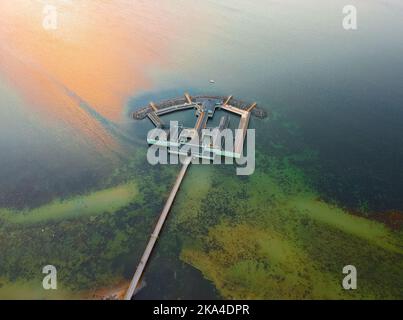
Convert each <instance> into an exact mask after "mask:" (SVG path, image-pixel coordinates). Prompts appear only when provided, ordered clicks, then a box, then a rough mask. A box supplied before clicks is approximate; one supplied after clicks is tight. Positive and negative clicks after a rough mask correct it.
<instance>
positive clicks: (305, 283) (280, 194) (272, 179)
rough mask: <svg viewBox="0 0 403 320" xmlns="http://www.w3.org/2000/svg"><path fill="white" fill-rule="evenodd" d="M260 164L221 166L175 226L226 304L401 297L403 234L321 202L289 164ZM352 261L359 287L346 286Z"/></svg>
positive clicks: (188, 255)
mask: <svg viewBox="0 0 403 320" xmlns="http://www.w3.org/2000/svg"><path fill="white" fill-rule="evenodd" d="M258 156H259V155H258ZM258 163H265V167H258V168H257V170H256V172H255V173H254V174H253V175H252V176H250V177H237V176H234V175H230V174H228V172H227V171H226V169H223V168H216V170H215V173H214V174H213V175H212V176H211V180H212V181H211V186H212V187H211V189H210V190H209V191H207V192H206V191H203V197H199V198H197V199H196V198H192V197H190V198H186V197H184V198H182V199H180V201H179V203H178V204H177V208H181V209H183V208H192V209H194V210H196V211H197V213H192V214H191V215H190V214H184V213H182V215H181V219H180V220H178V221H176V223H177V224H178V226H177V230H182V233H181V235H182V237H183V243H184V244H183V247H182V251H181V256H180V257H181V259H182V260H183V261H184V262H186V263H188V264H190V265H192V266H193V267H194V268H196V269H198V270H200V271H201V272H202V274H203V275H204V277H205V278H206V279H208V280H210V281H211V282H212V283H213V284H214V285H215V286H216V288H217V290H218V291H219V293H220V294H221V296H222V297H223V298H228V299H374V298H377V299H402V298H403V289H402V288H403V251H402V246H401V243H403V234H402V232H401V231H393V230H391V229H389V228H387V227H386V226H385V225H383V224H382V223H379V222H376V221H372V220H369V219H366V218H363V217H358V216H353V215H351V214H350V213H348V212H347V211H345V210H344V209H342V208H340V207H337V206H335V205H330V204H328V203H326V202H323V201H321V200H319V195H318V194H317V193H316V192H314V190H312V188H311V187H310V185H309V183H308V180H307V179H306V178H305V176H304V175H303V174H302V173H301V171H299V170H298V169H296V168H295V166H293V165H292V163H291V161H290V160H289V159H283V160H279V159H275V158H267V157H265V158H264V159H261V161H259V162H258ZM178 200H179V199H178ZM193 202H194V203H193ZM186 217H189V220H188V221H186ZM175 220H176V219H175ZM175 220H174V221H175ZM181 225H182V226H184V227H183V228H182V229H181V228H180V226H181ZM349 264H352V265H354V266H356V268H357V270H358V289H357V290H349V291H346V290H344V289H343V288H342V285H341V283H342V280H343V278H344V276H345V275H343V273H342V270H343V267H344V266H346V265H349Z"/></svg>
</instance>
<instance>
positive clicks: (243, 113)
mask: <svg viewBox="0 0 403 320" xmlns="http://www.w3.org/2000/svg"><path fill="white" fill-rule="evenodd" d="M214 100H218V103H214ZM230 102H231V104H230ZM190 108H194V109H196V115H197V116H198V119H197V121H196V124H195V126H194V129H192V130H193V132H194V137H195V136H196V135H197V134H200V132H201V130H202V129H203V128H205V127H206V123H207V121H208V118H209V117H212V115H213V114H214V111H215V109H216V108H221V109H223V110H226V111H228V112H231V113H235V114H237V115H239V116H240V117H241V119H240V122H239V127H238V129H241V135H242V137H241V139H239V138H238V140H236V145H235V148H234V151H235V152H234V154H237V155H236V157H238V156H239V157H240V155H241V154H242V152H243V145H244V139H245V135H246V132H247V129H248V126H249V120H250V116H251V114H252V111H256V110H258V109H257V104H256V103H253V104H251V105H250V104H246V103H244V102H242V101H239V100H235V99H233V97H232V96H229V97H208V96H196V97H191V96H190V95H189V94H187V93H186V94H185V96H184V98H176V99H172V100H166V101H164V102H163V103H161V104H159V105H158V104H154V103H153V102H150V104H149V106H147V107H143V108H141V109H140V110H139V111H137V112H134V113H133V118H135V119H143V118H145V117H148V118H149V119H150V120H151V121H152V123H153V124H154V125H155V126H156V127H158V128H162V127H163V126H164V123H163V121H162V120H161V118H160V117H159V116H161V115H164V114H168V113H171V112H176V111H181V110H186V109H190ZM257 113H258V114H259V115H260V116H265V113H264V111H260V109H259V111H257ZM227 117H228V116H227ZM224 120H225V119H224ZM226 121H227V122H226V123H227V125H228V119H227V120H226ZM223 123H225V121H223ZM192 159H193V156H192V155H189V156H187V155H185V160H184V161H183V164H182V168H181V170H180V172H179V174H178V176H177V178H176V180H175V184H174V185H173V187H172V190H171V192H170V194H169V196H168V199H167V201H166V203H165V205H164V208H163V209H162V212H161V214H160V216H159V219H158V222H157V224H156V226H155V228H154V231H153V233H152V234H151V236H150V239H149V241H148V243H147V246H146V249H145V251H144V253H143V255H142V257H141V260H140V263H139V264H138V266H137V269H136V271H135V273H134V275H133V278H132V280H131V282H130V285H129V288H128V289H127V292H126V294H125V296H124V299H125V300H131V299H132V298H133V296H134V295H135V294H136V292H137V291H138V290H139V288H141V286H140V284H141V278H142V276H143V273H144V270H145V267H146V265H147V263H148V261H149V259H150V256H151V254H152V252H153V249H154V247H155V244H156V242H157V239H158V237H159V235H160V233H161V230H162V228H163V226H164V223H165V221H166V219H167V217H168V214H169V211H170V209H171V207H172V204H173V203H174V200H175V197H176V194H177V193H178V191H179V187H180V185H181V183H182V181H183V178H184V177H185V174H186V172H187V169H188V168H189V165H190V164H191V161H192Z"/></svg>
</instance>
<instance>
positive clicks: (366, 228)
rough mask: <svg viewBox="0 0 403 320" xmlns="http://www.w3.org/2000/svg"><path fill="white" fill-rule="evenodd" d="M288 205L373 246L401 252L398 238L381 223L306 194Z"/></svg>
mask: <svg viewBox="0 0 403 320" xmlns="http://www.w3.org/2000/svg"><path fill="white" fill-rule="evenodd" d="M288 205H289V206H290V208H295V209H297V210H298V211H299V212H301V213H302V214H305V215H307V216H308V217H309V218H311V219H313V220H315V221H318V222H320V223H324V224H327V225H329V226H331V227H333V228H336V229H338V230H340V231H343V232H346V233H348V234H350V235H352V236H355V237H358V238H361V239H364V240H367V241H369V242H370V243H371V244H373V245H375V246H379V247H381V248H384V249H386V250H390V251H392V252H395V253H400V254H403V245H402V244H399V239H398V238H397V237H396V236H394V235H393V232H392V231H391V230H390V229H388V228H387V227H386V226H385V225H383V224H382V223H379V222H376V221H372V220H369V219H366V218H363V217H358V216H354V215H352V214H349V213H347V212H345V211H344V210H343V209H341V208H338V207H336V206H334V205H329V204H327V203H325V202H322V201H318V200H316V199H313V198H310V197H309V196H306V195H305V196H299V197H296V198H293V199H290V200H289V201H288Z"/></svg>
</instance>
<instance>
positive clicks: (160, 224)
mask: <svg viewBox="0 0 403 320" xmlns="http://www.w3.org/2000/svg"><path fill="white" fill-rule="evenodd" d="M191 160H192V158H191V157H188V158H186V159H185V161H184V163H183V165H182V168H181V171H180V172H179V174H178V177H177V178H176V181H175V184H174V186H173V188H172V190H171V193H170V194H169V197H168V200H167V202H166V203H165V206H164V209H162V213H161V215H160V217H159V219H158V222H157V225H156V226H155V229H154V232H153V233H152V234H151V237H150V241H149V242H148V244H147V247H146V249H145V251H144V253H143V256H142V257H141V260H140V263H139V265H138V266H137V269H136V272H135V274H134V276H133V278H132V281H131V283H130V286H129V289H128V290H127V292H126V295H125V297H124V299H125V300H131V299H132V297H133V294H134V292H135V290H136V288H137V287H138V285H139V283H140V279H141V276H142V275H143V272H144V268H145V267H146V264H147V261H148V259H149V258H150V255H151V253H152V251H153V248H154V246H155V243H156V242H157V239H158V236H159V234H160V232H161V229H162V227H163V226H164V223H165V220H166V218H167V217H168V213H169V211H170V209H171V206H172V203H173V202H174V200H175V196H176V193H177V192H178V190H179V187H180V185H181V183H182V180H183V178H184V176H185V174H186V171H187V169H188V167H189V164H190V163H191Z"/></svg>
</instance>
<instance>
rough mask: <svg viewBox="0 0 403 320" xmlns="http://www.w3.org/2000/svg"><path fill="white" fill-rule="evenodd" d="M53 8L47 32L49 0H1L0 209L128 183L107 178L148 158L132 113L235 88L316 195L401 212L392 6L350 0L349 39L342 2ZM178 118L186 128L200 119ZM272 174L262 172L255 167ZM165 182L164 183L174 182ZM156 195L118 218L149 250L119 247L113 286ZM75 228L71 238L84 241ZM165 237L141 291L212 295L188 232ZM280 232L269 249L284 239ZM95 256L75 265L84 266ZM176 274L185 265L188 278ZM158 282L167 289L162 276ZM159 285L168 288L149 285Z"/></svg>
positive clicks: (270, 148)
mask: <svg viewBox="0 0 403 320" xmlns="http://www.w3.org/2000/svg"><path fill="white" fill-rule="evenodd" d="M50 2H52V3H53V4H54V5H56V7H57V8H58V9H59V14H60V21H59V23H60V24H59V28H58V29H57V30H54V31H46V30H44V29H43V28H42V26H41V18H42V9H43V2H42V1H31V2H29V3H27V1H24V0H17V1H2V3H1V4H0V19H1V21H2V24H1V25H0V97H1V99H0V150H1V154H0V181H1V184H0V208H3V209H6V208H7V209H10V210H15V211H19V210H24V209H25V211H26V210H32V209H33V208H35V207H39V208H41V207H47V205H48V204H49V203H52V201H56V202H58V201H61V200H63V199H70V198H73V197H76V196H81V195H84V196H85V195H87V194H88V195H89V196H91V193H92V192H97V191H99V190H103V189H108V188H111V187H113V186H116V185H117V184H118V183H122V182H127V181H126V180H125V178H124V174H123V173H122V172H120V173H119V174H116V175H114V174H115V173H116V170H120V168H122V167H127V166H129V165H128V163H130V161H131V160H130V159H131V157H132V156H133V155H134V156H137V157H140V158H142V157H144V149H143V148H142V147H145V131H146V130H147V129H148V128H151V125H150V124H149V123H148V122H147V121H148V120H144V121H143V122H134V121H131V120H130V119H129V118H128V114H129V113H130V111H133V110H135V109H136V108H137V107H139V106H142V105H145V104H147V103H148V102H149V101H151V100H154V101H158V100H159V99H163V98H169V97H172V96H179V95H181V94H182V93H183V92H185V91H188V92H190V93H191V94H210V93H214V94H220V95H230V94H233V95H234V96H236V97H239V98H241V99H244V100H250V101H257V102H258V103H259V105H260V106H261V107H262V108H264V109H266V110H268V111H270V114H271V116H270V117H269V119H266V120H264V121H261V120H257V119H253V120H252V123H251V126H253V127H256V129H257V148H258V152H259V153H260V154H264V155H269V156H273V157H275V158H279V159H282V158H283V157H288V158H290V162H291V164H292V166H293V167H294V168H296V169H298V170H301V172H303V174H304V175H305V178H304V181H305V182H304V184H305V185H306V186H308V185H309V188H310V191H312V190H314V193H315V196H317V197H318V198H320V199H322V200H324V201H327V202H329V203H332V204H335V205H337V206H339V207H341V208H344V209H346V210H347V211H349V212H350V211H353V212H355V213H357V212H358V213H360V214H362V215H366V216H369V217H371V218H373V217H375V216H376V215H378V214H380V213H385V212H391V211H393V212H397V211H399V212H400V211H402V210H403V202H402V201H403V200H402V199H403V193H402V192H403V171H402V170H401V163H402V161H403V124H402V119H403V111H402V108H401V107H402V105H403V91H402V90H401V83H402V82H403V61H402V60H403V59H402V57H403V41H402V39H401V36H400V34H399V30H402V27H403V25H402V24H403V19H402V15H403V7H402V5H401V3H400V2H399V1H397V0H370V1H366V2H365V3H364V2H362V1H352V2H351V3H352V4H355V5H356V6H357V8H358V26H359V28H358V30H357V31H354V32H347V31H345V30H343V28H342V27H341V22H342V18H343V15H342V7H343V5H344V4H345V3H344V2H343V1H341V0H332V1H326V2H324V1H320V0H307V1H303V2H301V1H297V0H284V1H264V0H256V1H253V2H251V1H245V0H236V1H233V0H217V1H203V2H202V3H198V4H197V10H190V7H192V6H195V4H194V3H190V2H188V3H187V2H186V1H179V0H169V1H159V2H154V1H140V0H138V1H124V0H120V1H114V2H113V3H112V2H108V3H107V2H104V1H84V0H81V1H74V2H72V3H69V2H66V1H61V0H54V1H50ZM210 79H214V80H215V83H214V84H211V83H210V82H209V80H210ZM174 119H176V118H174ZM179 120H181V121H184V122H185V121H187V122H189V123H192V121H193V115H192V114H191V113H189V114H186V115H184V116H183V119H179ZM231 124H232V125H233V121H232V120H231ZM265 165H266V164H259V162H257V167H258V168H257V172H258V173H259V172H260V171H259V170H260V169H261V167H265ZM128 168H129V169H127V170H130V168H131V167H130V166H129V167H128ZM193 169H194V168H192V170H193ZM122 170H123V169H122ZM144 170H146V171H147V170H149V169H148V168H147V167H145V169H144ZM150 170H151V169H150ZM196 170H201V171H202V172H203V170H206V172H207V171H208V169H203V168H202V169H199V168H197V169H196ZM231 170H232V169H231ZM231 170H228V172H231V173H232V172H234V171H233V170H232V171H231ZM111 175H112V176H113V177H114V178H110V176H111ZM201 175H202V176H204V173H202V174H201ZM206 175H207V177H208V176H209V175H208V174H207V173H206ZM144 176H145V173H144ZM156 176H158V175H156ZM156 176H153V177H152V178H148V177H147V179H154V180H152V181H153V182H150V184H151V183H154V182H155V181H157V177H156ZM116 177H119V178H116ZM141 177H142V176H141V175H140V176H139V177H137V178H139V179H141ZM164 177H165V176H164ZM144 179H146V178H144ZM169 179H170V178H169V176H166V177H165V178H163V179H162V180H161V181H158V186H159V185H165V187H166V188H168V187H169V182H170V181H171V180H169ZM288 179H289V178H288ZM115 180H116V181H115ZM117 180H120V181H117ZM121 180H123V181H121ZM147 181H148V180H147ZM190 181H191V182H192V181H193V180H192V179H190ZM275 181H277V182H278V181H282V180H275ZM288 181H289V180H288ZM228 183H231V182H230V181H228ZM284 183H286V182H284ZM194 184H195V186H197V185H198V181H195V182H194ZM258 187H259V188H264V189H266V188H272V187H273V185H271V184H269V183H267V184H264V183H263V185H260V184H258ZM189 188H192V185H191V184H190V185H189ZM251 188H254V187H253V185H251ZM184 189H185V188H184ZM141 191H142V189H141V188H140V193H141ZM207 191H208V190H207V189H206V192H207ZM158 192H161V194H160V196H161V199H160V200H158V201H157V200H155V206H154V207H153V208H148V209H147V208H146V205H145V204H144V202H141V199H140V200H136V201H138V203H137V202H136V204H135V205H133V204H132V206H131V207H130V206H129V207H130V209H127V210H125V209H122V210H123V212H124V213H123V214H126V213H127V212H129V211H130V210H133V212H136V213H135V214H133V216H136V215H138V214H139V213H138V212H137V211H136V210H138V211H139V212H142V211H143V212H145V213H144V214H149V217H148V219H149V220H147V218H144V220H145V222H144V221H143V222H142V223H144V229H135V232H134V231H133V232H134V233H141V234H139V235H138V237H139V239H142V240H141V241H140V240H139V243H138V244H137V245H133V244H130V249H128V251H130V252H124V248H125V245H126V246H128V244H127V243H126V244H125V242H124V241H123V240H122V241H121V242H119V241H118V240H116V243H119V244H115V245H116V246H117V247H116V248H119V249H116V248H115V251H114V250H113V248H112V249H111V252H112V253H111V254H110V257H109V256H108V259H109V260H108V261H110V263H111V264H110V270H112V271H111V272H109V273H108V277H109V278H112V277H111V276H110V274H114V275H116V277H117V278H119V277H120V276H122V274H124V275H125V276H128V275H129V274H130V273H131V272H132V271H133V270H132V269H133V268H134V266H135V265H136V263H137V260H136V259H137V257H138V255H139V254H140V252H141V250H142V248H143V247H144V241H145V239H146V237H147V234H148V230H151V226H152V219H153V216H154V215H156V214H158V211H159V208H160V206H161V203H160V202H162V201H163V199H164V193H163V191H162V190H160V191H158ZM192 199H193V198H192ZM192 199H191V200H189V201H188V202H189V203H188V202H186V201H185V199H182V198H180V197H179V198H178V208H182V207H183V208H184V209H182V210H181V209H174V211H173V212H175V213H176V214H177V215H179V216H182V217H183V221H185V222H186V217H187V214H188V213H187V212H186V211H187V210H189V209H188V208H187V207H188V206H190V208H191V209H190V210H193V209H194V207H196V206H199V205H200V199H197V198H196V199H193V200H192ZM192 206H193V207H192ZM142 208H145V209H142ZM192 208H193V209H192ZM227 209H228V208H227ZM33 210H35V209H33ZM223 210H224V209H223ZM256 210H257V211H258V212H259V210H262V211H261V212H263V208H260V209H259V207H257V209H256ZM96 211H97V212H98V211H99V210H96ZM13 212H14V211H13ZM55 212H56V213H55V214H57V210H56V211H55ZM119 212H120V211H119ZM47 214H48V213H47ZM78 215H79V214H78ZM83 216H85V214H83ZM129 218H130V219H129ZM83 219H85V217H83ZM116 219H117V218H116ZM127 219H129V220H128V221H130V223H133V225H132V224H129V225H130V226H133V228H136V223H138V221H137V220H135V218H134V217H131V216H130V214H129V217H128V218H127ZM131 219H132V220H131ZM273 219H274V218H273ZM319 220H320V219H319ZM183 221H182V222H183ZM44 223H45V222H44ZM72 223H73V222H72ZM104 223H105V222H104ZM116 223H117V224H118V223H119V221H118V219H117V220H116ZM125 223H129V222H125ZM147 223H148V224H147ZM178 223H179V222H178ZM122 224H123V223H122ZM179 224H180V223H179ZM73 227H74V228H78V227H77V226H74V225H73V226H72V227H71V228H73ZM38 228H40V226H38ZM74 228H73V229H72V231H71V235H73V234H75V232H78V231H76V229H74ZM86 228H90V227H89V226H87V227H86ZM112 228H113V229H114V230H117V229H118V227H112ZM279 228H280V227H279ZM63 230H64V229H63ZM77 230H78V229H77ZM88 230H89V229H88ZM170 230H171V229H168V230H167V234H166V235H164V237H167V241H166V242H165V243H166V245H165V244H162V245H161V253H160V256H159V255H158V254H157V257H156V261H155V262H152V263H151V267H150V274H149V275H148V276H147V277H148V279H147V282H148V283H149V284H148V285H147V287H146V288H145V289H144V291H143V293H142V294H143V297H144V298H160V297H170V298H177V297H181V298H186V297H198V296H197V294H193V293H192V292H191V290H189V291H188V289H186V288H188V287H193V286H197V283H199V284H200V286H202V288H203V290H201V294H202V295H203V297H218V296H220V293H217V292H216V289H214V287H215V286H214V285H213V284H212V283H211V282H209V281H205V280H203V275H202V272H204V273H203V274H204V276H207V277H209V279H210V280H212V279H215V280H216V281H219V280H220V278H217V277H215V275H214V270H213V271H212V270H211V268H210V267H208V268H206V267H205V266H204V265H203V263H201V262H200V259H199V258H200V256H197V257H196V255H194V261H193V263H192V265H193V266H196V267H198V268H199V269H201V272H199V271H196V270H195V269H193V268H192V267H190V266H189V264H185V263H184V262H183V259H182V260H181V259H179V256H180V255H181V252H182V247H183V245H182V242H181V241H183V239H182V238H183V237H182V236H183V235H181V234H180V232H179V234H171V233H170ZM173 230H175V229H173ZM212 230H215V229H212ZM242 230H243V229H242ZM19 232H23V233H24V235H29V233H30V232H33V231H30V230H23V229H21V230H20V231H19ZM64 232H67V231H64ZM172 232H174V231H172ZM212 232H213V231H212ZM259 232H260V231H259ZM276 232H279V229H278V230H277V229H276ZM122 234H125V235H127V233H124V232H123V231H122ZM122 234H120V235H115V236H116V237H123V235H122ZM91 235H92V234H88V235H87V236H88V237H90V236H91ZM94 237H95V236H94ZM102 237H104V238H105V239H109V238H111V237H112V236H111V235H106V234H104V235H102ZM177 237H178V238H179V239H177ZM282 237H283V235H281V236H279V237H277V235H276V236H274V237H273V239H277V238H280V239H281V241H280V242H282V241H283V240H284V239H283V238H282ZM227 240H228V239H227ZM7 241H12V239H9V238H7ZM43 241H45V240H43ZM268 241H270V240H268ZM284 241H285V240H284ZM10 243H11V242H10ZM93 243H97V242H96V240H94V242H93ZM5 246H9V243H6V244H5ZM94 246H95V244H94ZM73 248H74V247H73ZM88 250H89V251H91V250H90V249H88ZM293 250H294V249H293ZM374 250H375V249H374ZM7 252H9V253H10V254H13V253H12V252H13V251H12V250H11V251H7ZM83 252H84V251H83ZM113 252H115V253H116V254H115V255H114V254H113ZM131 253H132V254H131ZM97 254H98V253H94V257H93V260H94V261H95V260H96V257H97ZM50 256H51V255H50ZM80 259H81V258H80ZM298 259H300V260H298V261H304V259H303V258H298ZM37 260H38V264H39V262H42V258H38V259H37ZM185 260H186V259H185ZM189 260H191V259H187V260H186V261H187V262H189ZM213 260H214V259H213ZM7 261H8V262H7V264H10V265H12V264H13V263H17V261H14V260H13V259H11V258H10V259H8V260H7ZM91 261H92V260H91ZM91 261H87V262H86V261H84V260H83V261H81V262H82V263H83V266H84V265H85V266H92V265H93V264H91ZM158 261H161V263H160V264H159V263H158ZM165 261H166V266H164V265H165V263H164V262H165ZM397 261H400V260H399V259H398V260H397ZM196 262H199V265H198V263H196ZM153 263H154V264H153ZM216 263H218V262H217V261H216ZM399 263H400V262H399ZM161 265H162V266H164V267H161V268H158V267H156V266H161ZM395 265H397V264H394V266H395ZM117 266H119V267H117ZM122 266H123V267H122ZM121 267H122V268H123V269H122V268H121ZM88 268H90V267H88ZM178 268H183V270H184V271H183V277H182V278H181V276H180V275H179V276H178V272H177V271H176V270H177V269H178ZM385 268H387V265H386V266H385ZM2 270H3V269H2ZM110 270H109V271H110ZM4 272H6V271H4ZM102 272H104V270H99V273H100V274H104V273H102ZM175 272H177V273H176V274H175ZM105 274H107V273H106V271H105ZM163 274H167V276H166V277H165V278H166V279H169V280H167V282H166V285H164V284H163V283H161V281H160V280H158V279H160V278H161V277H162V275H163ZM18 276H19V275H18V274H16V275H14V277H16V278H18ZM1 277H2V274H0V278H1ZM84 277H87V278H88V277H89V276H84ZM105 277H106V276H105ZM108 277H106V278H108ZM227 280H228V279H227ZM74 281H77V283H78V282H79V280H77V279H76V280H74ZM94 281H96V280H94ZM99 282H100V283H104V282H106V280H105V279H102V281H101V280H99ZM155 282H157V283H161V285H160V286H159V287H158V289H157V288H156V287H155V285H154V284H151V283H155ZM80 283H81V282H80ZM187 283H191V284H192V285H188V286H187V285H186V284H187ZM217 286H218V287H219V285H216V287H217ZM173 288H177V289H176V290H174V289H173ZM178 288H179V289H178ZM181 288H182V289H181ZM184 292H186V293H184ZM224 292H225V290H224ZM222 294H223V291H221V295H222ZM224 295H225V294H224Z"/></svg>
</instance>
